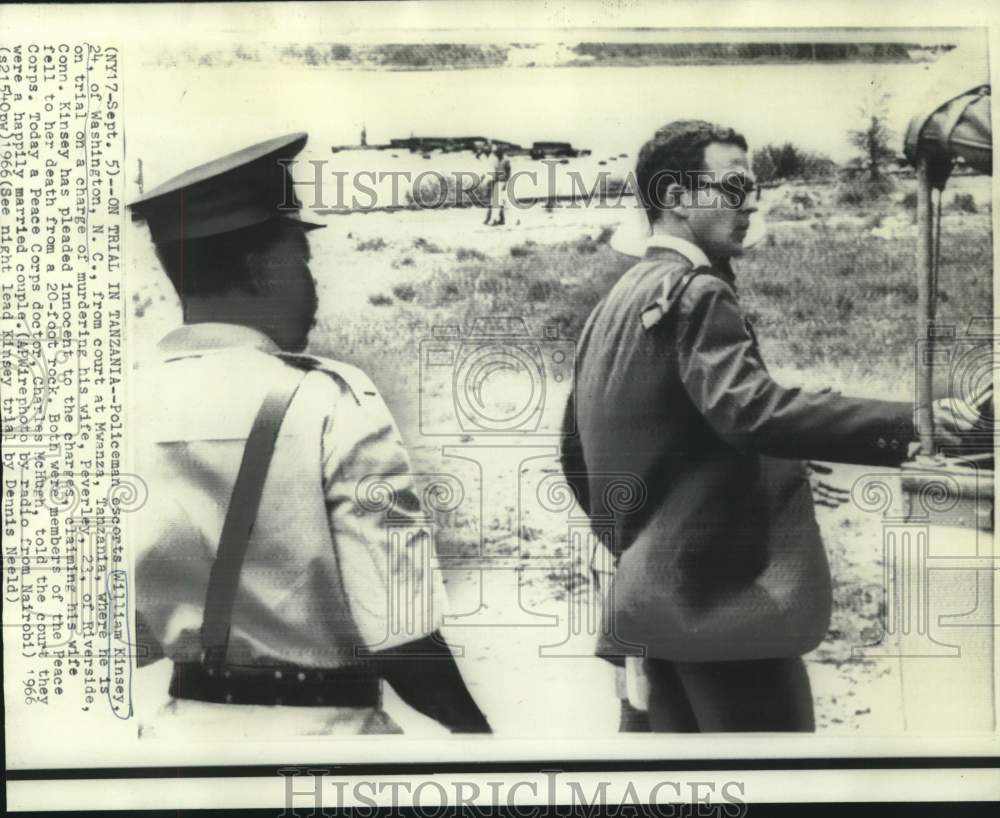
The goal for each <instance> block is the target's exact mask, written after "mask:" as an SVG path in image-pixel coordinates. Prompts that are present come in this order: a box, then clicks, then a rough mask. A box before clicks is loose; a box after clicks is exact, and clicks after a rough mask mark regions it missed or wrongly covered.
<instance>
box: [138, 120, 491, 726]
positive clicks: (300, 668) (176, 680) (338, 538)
mask: <svg viewBox="0 0 1000 818" xmlns="http://www.w3.org/2000/svg"><path fill="white" fill-rule="evenodd" d="M306 139H307V136H306V134H304V133H299V134H292V135H289V136H283V137H279V138H277V139H273V140H270V141H268V142H264V143H261V144H259V145H254V146H252V147H249V148H246V149H245V150H242V151H239V152H237V153H234V154H231V155H229V156H225V157H223V158H221V159H218V160H216V161H214V162H211V163H209V164H206V165H201V166H199V167H197V168H194V169H193V170H190V171H188V172H186V173H183V174H181V175H180V176H178V177H176V178H174V179H171V180H170V181H168V182H166V183H164V184H163V185H161V186H159V187H158V188H156V189H155V190H151V191H149V192H148V193H146V194H145V195H144V196H143V197H142V198H140V199H138V200H137V201H135V202H133V203H132V204H131V205H130V207H131V208H132V211H133V214H134V218H135V219H136V220H142V221H145V223H146V224H147V225H148V227H149V231H150V234H151V237H152V240H153V243H154V245H155V248H156V254H157V257H158V258H159V260H160V262H161V264H162V267H163V269H164V271H165V272H166V274H167V276H168V277H169V278H170V281H171V283H172V284H173V286H174V287H175V289H176V290H177V293H178V296H179V297H180V301H181V305H182V308H183V313H184V326H182V327H180V328H179V329H177V330H175V331H173V332H171V333H169V334H168V335H167V336H166V337H165V338H164V339H163V340H162V341H161V342H160V344H159V346H158V348H157V354H156V356H155V358H154V360H151V361H149V362H146V363H145V364H144V365H143V366H141V367H140V368H139V372H138V378H137V386H136V388H135V389H134V390H133V395H134V396H135V399H136V403H137V405H136V406H135V414H134V417H137V418H140V423H139V427H140V428H139V429H138V437H139V445H138V451H137V467H138V470H139V473H140V474H142V475H143V477H144V478H145V479H146V480H147V481H148V483H149V502H148V503H147V505H146V506H145V508H144V509H143V510H142V512H141V513H142V519H140V520H138V521H137V524H136V526H135V535H136V538H137V541H136V542H135V546H136V577H137V612H138V617H139V619H140V623H139V632H140V635H139V643H140V644H139V648H140V651H139V652H140V654H142V653H144V652H145V653H146V655H148V656H149V657H151V658H152V657H155V656H157V655H160V654H162V655H165V656H166V657H167V658H168V659H170V660H171V662H172V663H173V668H172V678H171V681H170V687H169V693H170V701H169V704H168V705H167V706H166V708H165V714H164V715H166V714H169V715H171V716H172V717H174V718H173V723H174V724H175V725H176V724H182V725H185V726H188V727H191V728H192V729H195V728H196V727H197V726H199V725H200V726H202V727H204V726H205V725H210V726H211V729H215V728H219V729H223V728H224V727H229V728H234V729H236V730H237V731H239V732H240V733H246V731H247V729H248V726H250V725H253V724H264V723H265V722H266V723H267V727H266V728H265V730H264V732H271V731H274V730H276V731H279V732H292V733H299V732H308V733H331V732H336V733H386V732H400V730H399V727H398V726H397V725H396V724H395V723H394V722H393V721H392V719H390V718H389V717H388V715H387V714H386V713H385V712H384V711H383V710H382V706H381V697H382V690H381V680H382V679H385V680H387V681H388V682H389V683H390V684H391V685H392V686H393V688H394V689H395V690H396V691H397V693H398V694H399V696H400V697H401V698H402V699H403V700H404V701H405V702H407V703H408V704H409V705H411V706H412V707H414V708H416V709H417V710H418V711H420V712H421V713H423V714H425V715H427V716H430V717H431V718H433V719H436V720H437V721H438V722H440V723H441V724H443V725H444V726H445V727H447V728H449V729H450V730H452V731H455V732H488V730H489V727H488V725H487V722H486V719H485V718H484V717H483V715H482V713H481V712H480V711H479V708H478V707H477V706H476V704H475V703H474V701H473V700H472V698H471V696H470V695H469V692H468V690H467V689H466V686H465V684H464V682H463V680H462V677H461V675H460V674H459V671H458V668H457V666H456V664H455V662H454V659H453V657H452V654H451V651H450V650H449V648H448V646H447V644H446V643H445V642H444V640H443V639H442V638H441V635H440V633H439V631H438V623H439V620H440V615H441V605H442V602H443V594H442V589H441V586H440V581H439V579H438V578H437V577H436V576H435V570H434V566H435V561H434V555H433V553H432V544H431V543H430V541H429V538H428V536H427V530H426V528H423V527H421V522H422V520H423V518H422V516H421V508H420V503H419V501H418V499H417V496H416V495H415V493H414V487H413V482H412V478H411V475H410V471H409V462H408V458H407V453H406V450H405V449H404V447H403V444H402V442H401V440H400V436H399V433H398V431H397V429H396V426H395V424H394V422H393V419H392V417H391V415H390V413H389V410H388V408H387V407H386V405H385V403H384V402H383V400H382V398H381V397H380V395H379V393H378V391H377V390H376V388H375V386H374V385H373V384H372V382H371V381H370V380H369V379H368V378H367V377H366V376H365V375H364V374H363V373H362V372H360V371H359V370H357V369H355V368H353V367H350V366H347V365H345V364H342V363H339V362H336V361H332V360H327V359H322V358H316V357H312V356H306V355H302V354H300V353H301V352H302V350H304V348H305V346H306V343H307V337H308V333H309V330H310V328H311V327H312V326H313V324H314V322H315V316H316V310H317V305H318V302H317V295H316V286H315V281H314V279H313V277H312V275H311V273H310V269H309V261H310V250H309V241H308V239H307V236H306V234H307V232H308V231H311V230H313V229H315V228H317V227H320V225H316V224H310V223H307V222H305V221H303V220H302V219H301V217H300V212H299V211H300V203H299V201H298V199H297V198H296V197H295V195H294V192H293V189H292V179H291V176H290V174H289V172H288V169H287V164H288V162H290V161H291V160H292V159H293V158H294V157H295V156H296V155H297V154H298V153H299V151H301V150H302V148H303V146H304V145H305V143H306ZM140 664H143V659H142V658H141V656H140Z"/></svg>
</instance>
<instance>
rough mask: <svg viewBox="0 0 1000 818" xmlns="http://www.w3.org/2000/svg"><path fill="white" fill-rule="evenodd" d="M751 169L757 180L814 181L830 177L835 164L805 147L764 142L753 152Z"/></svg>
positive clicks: (789, 143) (834, 169)
mask: <svg viewBox="0 0 1000 818" xmlns="http://www.w3.org/2000/svg"><path fill="white" fill-rule="evenodd" d="M752 163H753V169H754V173H755V174H756V175H757V179H758V181H760V182H765V183H766V182H775V181H779V180H791V179H802V180H805V181H814V180H818V179H830V178H832V177H833V176H834V175H835V174H836V172H837V164H836V162H834V161H833V160H832V159H830V158H829V157H828V156H824V155H822V154H819V153H812V152H811V151H805V150H802V149H801V148H799V147H797V146H796V145H793V144H792V143H791V142H785V143H784V144H783V145H775V144H767V145H764V146H763V147H761V148H758V149H757V150H755V151H754V152H753V159H752Z"/></svg>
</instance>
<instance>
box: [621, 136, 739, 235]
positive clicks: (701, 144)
mask: <svg viewBox="0 0 1000 818" xmlns="http://www.w3.org/2000/svg"><path fill="white" fill-rule="evenodd" d="M713 142H722V143H724V144H727V145H737V146H738V147H740V148H742V149H743V150H746V149H747V141H746V139H745V138H744V136H743V134H741V133H738V132H737V131H734V130H733V129H732V128H726V127H724V126H722V125H716V124H714V123H711V122H705V120H703V119H679V120H677V121H676V122H671V123H669V124H667V125H664V126H663V127H662V128H660V129H659V130H658V131H657V132H656V133H655V134H653V138H652V139H650V140H649V141H648V142H647V143H646V144H645V145H643V146H642V149H641V150H640V151H639V159H638V160H637V161H636V164H635V181H636V186H637V188H638V190H637V191H636V192H637V193H638V195H639V199H640V200H641V202H642V206H643V207H644V208H645V209H646V217H647V218H648V219H649V223H650V224H653V223H654V222H655V221H656V220H657V219H658V218H659V217H660V211H661V208H662V206H663V204H664V201H665V196H664V194H665V192H666V187H667V185H668V184H669V183H671V182H674V181H676V182H678V183H683V181H686V180H693V179H694V177H695V176H696V175H697V172H698V171H703V170H705V148H706V147H707V146H708V145H710V144H712V143H713ZM688 183H690V182H688Z"/></svg>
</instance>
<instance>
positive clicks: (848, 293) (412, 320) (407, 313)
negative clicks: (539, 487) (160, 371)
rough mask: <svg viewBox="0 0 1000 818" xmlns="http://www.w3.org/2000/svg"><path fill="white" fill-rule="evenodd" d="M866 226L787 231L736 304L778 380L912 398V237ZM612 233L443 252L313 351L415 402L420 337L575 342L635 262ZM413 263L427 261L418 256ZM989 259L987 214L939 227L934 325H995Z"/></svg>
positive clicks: (749, 266) (749, 275)
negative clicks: (513, 336) (388, 378)
mask: <svg viewBox="0 0 1000 818" xmlns="http://www.w3.org/2000/svg"><path fill="white" fill-rule="evenodd" d="M872 225H873V222H872V220H871V219H870V218H858V219H855V220H854V221H853V222H847V223H834V224H832V225H831V223H830V222H829V221H828V220H819V219H817V220H809V221H803V222H793V223H782V224H779V225H775V226H773V227H772V228H771V231H770V234H769V235H768V237H767V238H766V240H765V241H764V242H763V244H762V246H760V247H758V248H757V249H756V250H755V251H754V252H753V253H751V254H749V255H747V256H746V257H745V258H742V259H740V260H739V261H737V262H736V263H735V265H734V266H735V268H736V272H737V280H738V286H739V290H740V298H741V301H742V302H743V304H744V307H745V309H746V311H747V314H748V316H749V317H750V319H751V320H752V321H753V322H754V324H755V327H756V329H757V332H758V335H759V337H760V339H761V344H762V346H763V350H764V354H765V358H766V360H767V361H768V364H769V365H770V366H771V367H772V368H774V369H775V370H776V371H784V370H793V371H798V370H802V371H811V372H813V373H817V372H818V373H822V374H823V375H824V376H826V377H828V378H829V379H830V380H831V382H832V383H839V384H843V385H856V386H858V387H866V386H868V385H872V384H877V385H878V386H879V388H880V389H882V390H887V391H891V392H894V393H901V392H906V393H909V392H910V390H911V388H912V383H913V362H914V344H915V338H916V334H917V328H916V323H915V318H916V302H917V285H916V274H915V271H914V264H915V261H914V259H915V245H914V239H913V237H912V236H911V235H910V234H909V233H908V232H903V233H902V234H901V235H896V236H892V237H890V238H888V239H887V238H881V237H879V236H877V235H874V234H873V227H872ZM607 238H608V232H607V231H604V232H602V233H600V234H599V235H597V236H596V237H591V236H586V235H585V236H583V237H581V238H580V239H578V240H575V241H569V242H559V243H555V244H535V243H532V242H531V241H530V240H529V241H526V242H521V243H517V244H514V245H513V246H511V247H510V249H509V252H507V253H505V254H501V255H485V254H484V253H482V252H480V251H478V250H476V249H474V248H467V247H458V248H456V249H454V250H442V249H441V248H439V247H432V248H431V250H432V252H435V253H436V254H437V256H438V257H437V258H435V260H434V269H433V271H432V272H431V274H430V275H429V276H428V277H427V278H425V279H424V280H423V281H421V282H418V283H413V282H411V281H410V280H409V277H408V273H407V270H406V268H405V267H404V268H401V270H400V275H399V279H400V280H399V283H398V284H395V285H394V286H393V287H391V288H389V290H388V291H386V292H385V293H378V294H376V295H373V296H372V298H371V299H370V303H371V305H372V307H373V309H370V310H367V311H366V314H365V315H363V316H357V323H353V324H352V323H345V321H344V316H338V319H337V322H336V324H335V325H333V324H328V325H326V326H325V327H324V329H323V331H322V332H320V333H316V334H314V336H313V337H314V339H315V340H314V348H316V349H317V351H319V352H324V351H325V352H328V353H329V354H331V355H334V356H337V357H341V358H344V357H346V358H348V359H350V360H352V361H353V362H355V363H357V364H358V365H360V366H362V367H364V368H369V367H374V368H375V369H376V370H383V369H385V367H386V365H387V363H388V362H390V361H392V362H393V363H394V364H395V368H394V370H393V371H394V377H393V379H392V382H391V383H386V384H385V387H386V388H387V389H389V390H390V392H395V393H396V394H398V396H399V402H400V403H407V402H408V400H407V399H406V397H405V396H406V394H407V393H406V390H407V389H409V388H410V387H412V385H413V382H412V380H411V379H412V377H414V376H415V367H416V364H417V359H416V356H415V355H414V346H413V339H414V338H420V337H425V336H427V335H428V334H429V332H430V330H431V328H432V327H434V326H440V325H458V326H461V327H463V328H464V327H466V326H467V325H468V324H469V322H470V321H471V320H472V319H473V318H475V317H478V316H490V315H494V316H495V315H519V316H522V317H524V318H525V319H526V320H527V321H528V323H529V325H530V326H531V327H532V328H533V329H537V328H538V327H540V326H541V325H543V324H545V325H553V324H554V325H557V326H559V328H560V331H561V335H562V336H563V337H568V338H576V337H577V334H578V332H579V330H580V328H581V327H582V325H583V322H584V321H585V320H586V317H587V315H588V314H589V312H590V310H591V309H592V308H593V306H594V305H595V304H596V303H597V302H598V300H599V299H600V298H601V297H602V296H603V294H604V293H606V292H607V291H608V289H609V288H610V287H611V285H612V283H613V282H614V281H615V280H616V279H617V278H618V277H619V276H620V275H621V274H622V273H623V272H624V271H625V270H626V269H627V268H628V267H629V266H630V264H631V263H632V261H633V260H631V259H629V258H628V257H625V256H622V255H621V254H619V253H617V252H615V251H614V250H612V249H611V247H610V246H609V244H608V242H607ZM415 252H417V253H419V252H421V250H420V248H418V249H417V250H416V251H415ZM992 257H993V250H992V244H991V241H990V237H989V221H988V216H986V215H985V214H980V215H974V216H965V215H959V214H954V215H951V216H949V217H947V218H946V219H945V221H944V226H943V230H942V253H941V268H940V273H939V308H938V317H939V319H940V321H942V322H944V323H955V324H957V325H960V326H964V325H966V324H967V322H968V320H969V318H971V317H973V316H977V315H987V314H989V311H990V308H991V304H992V289H991V269H992Z"/></svg>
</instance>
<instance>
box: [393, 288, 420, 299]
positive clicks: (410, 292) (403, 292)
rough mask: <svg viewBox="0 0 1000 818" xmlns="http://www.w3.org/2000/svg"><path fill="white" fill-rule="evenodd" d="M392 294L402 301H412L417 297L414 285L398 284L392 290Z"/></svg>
mask: <svg viewBox="0 0 1000 818" xmlns="http://www.w3.org/2000/svg"><path fill="white" fill-rule="evenodd" d="M392 294H393V295H394V296H396V298H398V299H399V300H400V301H412V300H413V299H414V298H416V297H417V290H416V288H415V287H414V286H413V285H412V284H397V285H396V286H395V287H393V288H392Z"/></svg>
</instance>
